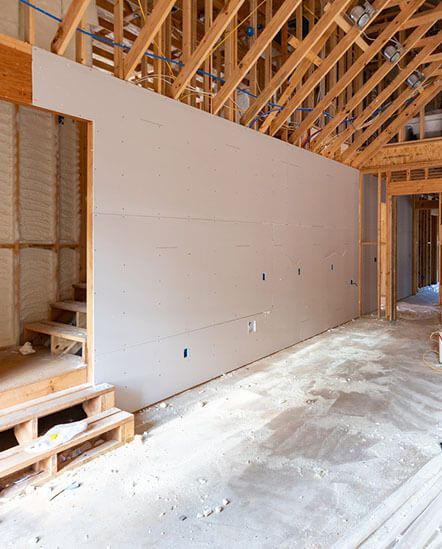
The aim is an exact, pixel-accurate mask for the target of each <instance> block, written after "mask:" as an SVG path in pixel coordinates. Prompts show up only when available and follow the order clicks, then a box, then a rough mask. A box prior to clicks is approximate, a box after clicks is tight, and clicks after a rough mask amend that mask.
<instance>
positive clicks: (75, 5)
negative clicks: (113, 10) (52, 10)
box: [51, 0, 90, 55]
mask: <svg viewBox="0 0 442 549" xmlns="http://www.w3.org/2000/svg"><path fill="white" fill-rule="evenodd" d="M89 2H90V0H72V2H71V4H70V6H69V8H68V11H67V13H66V15H65V17H64V19H63V21H62V22H61V23H60V25H59V26H58V29H57V32H56V33H55V36H54V39H53V40H52V43H51V51H53V52H54V53H57V54H58V55H63V54H64V52H65V51H66V48H67V47H68V45H69V42H70V40H71V38H72V37H73V36H74V34H75V31H76V30H77V27H78V25H79V24H80V22H81V19H82V17H83V15H84V13H85V11H86V10H87V7H88V5H89Z"/></svg>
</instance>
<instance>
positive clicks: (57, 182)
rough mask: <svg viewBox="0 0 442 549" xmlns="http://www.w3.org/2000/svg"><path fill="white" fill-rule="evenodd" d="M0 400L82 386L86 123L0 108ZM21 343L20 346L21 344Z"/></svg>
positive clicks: (88, 362)
mask: <svg viewBox="0 0 442 549" xmlns="http://www.w3.org/2000/svg"><path fill="white" fill-rule="evenodd" d="M0 124H1V126H2V136H3V137H2V139H1V140H0V194H1V196H2V200H1V207H0V310H1V313H0V401H1V407H2V408H7V407H10V406H14V405H17V404H20V403H23V402H26V401H28V400H32V399H35V398H40V397H43V396H45V395H47V394H50V393H52V392H55V391H59V390H64V389H69V388H71V387H76V386H78V385H82V384H85V383H87V382H91V381H92V380H93V376H92V355H91V352H90V349H91V341H92V321H91V319H92V301H91V300H89V299H87V298H88V296H89V294H90V296H91V299H92V293H91V292H90V291H89V287H88V286H89V283H90V282H91V281H92V259H91V254H92V244H91V240H92V238H91V235H92V226H91V223H92V215H91V202H92V181H91V137H92V131H91V123H90V122H87V121H83V120H79V119H75V118H71V117H67V116H63V115H60V114H58V113H54V112H48V111H44V110H41V109H36V108H33V107H28V106H22V105H18V104H15V103H11V102H7V101H0ZM25 344H26V345H25Z"/></svg>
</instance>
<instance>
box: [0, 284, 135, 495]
mask: <svg viewBox="0 0 442 549" xmlns="http://www.w3.org/2000/svg"><path fill="white" fill-rule="evenodd" d="M86 312H87V307H86V284H84V283H79V284H74V299H73V300H68V301H58V302H55V303H52V304H51V313H50V320H40V321H38V322H31V323H28V324H26V325H25V327H24V330H25V340H26V341H28V340H32V342H33V343H36V344H37V345H38V344H41V343H43V344H44V345H45V347H43V349H44V350H43V351H40V350H38V351H37V353H35V354H31V355H27V356H25V357H21V358H20V360H19V364H18V366H19V365H20V364H21V363H22V362H23V361H30V363H31V364H32V363H35V364H36V367H38V365H39V362H38V360H37V359H38V356H41V354H40V353H45V356H46V355H47V356H48V359H46V360H50V361H52V362H53V363H54V362H55V363H56V364H57V365H58V364H59V363H60V364H61V365H62V364H64V363H66V362H70V361H74V362H75V363H76V364H79V365H81V368H79V369H78V370H76V371H75V370H74V371H73V372H64V373H63V374H61V373H60V374H58V376H59V377H60V379H61V378H62V377H63V376H64V377H66V381H64V378H63V380H62V381H59V380H58V378H50V379H48V380H47V381H44V386H43V387H40V386H39V383H40V381H38V382H33V383H32V384H31V385H30V384H24V385H19V386H18V387H16V388H14V390H13V391H11V392H10V393H7V392H4V393H1V392H0V445H1V446H0V495H1V494H2V491H3V490H5V489H7V491H8V492H9V491H11V490H12V491H15V490H16V489H17V490H20V489H22V488H24V487H25V486H27V485H29V484H39V483H41V482H43V481H44V480H47V479H48V478H50V477H51V476H53V475H55V474H56V473H58V472H59V471H61V470H64V469H66V468H68V467H73V466H75V465H79V464H81V463H84V462H85V461H87V460H89V459H92V458H93V457H95V456H97V455H99V454H101V453H103V452H104V451H107V450H111V449H113V448H116V447H117V446H119V445H121V444H123V443H125V442H127V441H129V440H131V439H132V438H133V435H134V417H133V415H132V414H130V413H127V412H123V411H121V410H119V409H118V408H116V407H115V393H114V387H112V386H111V385H108V384H100V385H93V384H91V383H87V379H88V377H87V365H86V364H84V362H85V361H86V356H87V352H86V350H87V330H86ZM48 343H49V345H50V352H49V351H48V350H47V348H46V347H47V345H48ZM61 355H64V356H61ZM72 355H77V356H72ZM80 355H81V358H80ZM15 360H18V358H16V359H15ZM82 361H83V363H82ZM17 371H18V370H17ZM38 372H39V370H37V375H38ZM13 373H14V370H12V372H11V375H13ZM73 374H76V375H77V374H78V375H81V376H83V374H84V377H81V379H82V381H80V382H79V381H78V378H77V381H76V382H75V381H72V382H70V381H69V380H70V378H69V376H72V375H73ZM1 394H3V397H1ZM2 406H3V408H2ZM79 414H80V416H79ZM84 418H86V421H87V428H86V430H85V431H83V432H82V433H80V434H78V435H76V436H75V437H74V438H72V439H71V440H69V441H67V442H65V443H61V444H60V445H58V446H56V447H54V448H49V449H48V448H47V447H46V448H44V449H41V450H40V449H39V450H38V451H33V452H30V451H27V450H26V447H27V446H28V445H30V444H33V445H34V444H35V443H36V441H38V439H39V437H42V436H44V434H45V433H46V432H47V431H48V430H49V429H50V428H51V427H54V426H55V425H59V424H62V423H69V422H70V421H77V420H78V419H84ZM1 448H3V451H1Z"/></svg>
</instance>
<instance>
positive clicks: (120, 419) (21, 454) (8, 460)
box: [0, 408, 134, 486]
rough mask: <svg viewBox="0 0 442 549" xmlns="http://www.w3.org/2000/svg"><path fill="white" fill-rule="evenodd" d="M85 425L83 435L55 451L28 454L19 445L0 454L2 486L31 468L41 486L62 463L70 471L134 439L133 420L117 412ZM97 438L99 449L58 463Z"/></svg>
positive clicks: (97, 417)
mask: <svg viewBox="0 0 442 549" xmlns="http://www.w3.org/2000/svg"><path fill="white" fill-rule="evenodd" d="M87 423H88V427H87V430H86V431H84V432H83V433H80V434H78V435H77V436H75V437H74V438H73V439H71V440H69V441H68V442H65V443H64V444H60V445H59V446H57V447H55V448H51V449H43V450H41V451H39V452H32V453H31V452H27V451H26V449H25V448H26V445H19V446H15V447H13V448H10V449H9V450H5V451H3V452H1V453H0V479H1V480H2V483H3V486H5V485H7V484H8V479H7V477H10V476H11V475H14V474H17V473H19V472H24V471H27V473H25V475H26V476H28V475H29V468H30V467H32V468H33V472H34V473H40V474H38V481H39V482H41V481H42V480H46V479H47V478H49V477H51V476H53V475H55V474H56V473H57V472H58V471H60V470H61V469H65V468H66V467H65V464H64V462H66V461H67V464H68V466H69V467H72V466H74V465H78V464H80V463H84V461H85V460H86V459H87V460H88V459H91V458H92V457H95V456H96V455H98V454H99V453H102V452H103V451H104V450H106V451H107V450H110V449H113V448H115V447H117V446H119V445H121V444H123V443H124V442H127V441H129V440H131V439H132V438H133V434H134V417H133V415H132V414H129V413H128V412H122V411H121V410H119V409H118V408H110V409H109V410H106V411H104V412H101V413H99V414H96V415H94V416H91V417H89V418H87ZM99 438H101V439H102V442H103V444H102V445H100V446H97V447H96V448H95V447H93V448H91V449H89V450H88V451H87V452H85V453H84V454H83V452H81V451H80V454H79V455H78V456H76V457H74V458H73V459H69V460H66V457H65V456H63V457H64V461H61V460H60V459H58V458H59V457H61V454H62V453H64V452H66V451H67V450H69V449H75V448H77V447H79V446H80V445H82V444H84V443H85V442H87V441H91V440H93V439H99ZM36 440H38V439H34V440H33V441H32V442H29V444H33V443H34V442H35V441H36Z"/></svg>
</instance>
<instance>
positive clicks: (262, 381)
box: [0, 289, 442, 549]
mask: <svg viewBox="0 0 442 549" xmlns="http://www.w3.org/2000/svg"><path fill="white" fill-rule="evenodd" d="M436 302H437V295H435V293H434V291H433V290H432V289H427V290H424V291H422V292H420V294H419V295H418V296H417V297H414V298H411V299H409V300H407V301H406V302H403V303H401V304H400V312H399V320H398V321H397V322H395V323H391V324H390V323H387V322H384V321H378V320H377V319H375V318H374V317H368V318H363V319H360V320H357V321H354V322H351V323H349V324H346V325H344V326H341V327H339V328H336V329H333V330H330V331H329V332H327V333H325V334H322V335H320V336H317V337H315V338H313V339H311V340H309V341H306V342H304V343H301V344H298V345H295V346H294V347H291V348H289V349H286V350H284V351H281V352H279V353H277V354H275V355H273V356H271V357H268V358H266V359H264V360H260V361H258V362H256V363H254V364H251V365H249V366H246V367H244V368H241V369H239V370H237V371H235V372H232V373H230V374H227V375H224V376H222V377H221V378H218V379H216V380H214V381H212V382H209V383H207V384H205V385H202V386H199V387H196V388H195V389H192V390H189V391H187V392H185V393H183V394H181V395H178V396H176V397H174V398H172V399H169V400H168V401H167V402H165V403H160V404H157V405H155V406H153V407H151V408H149V409H147V410H145V411H142V412H140V413H139V414H138V416H137V425H138V432H139V433H140V435H141V436H140V435H139V436H137V438H136V440H135V441H134V442H132V443H130V444H128V445H126V446H124V447H123V448H121V449H119V450H117V451H115V452H113V453H111V454H108V455H105V456H102V457H100V458H98V459H97V460H95V461H93V462H91V463H89V464H87V465H86V466H83V467H82V468H80V469H77V470H74V471H71V472H69V473H66V474H61V475H60V476H59V477H57V478H56V479H55V480H53V481H52V482H50V483H48V484H47V485H45V486H43V487H41V488H38V489H36V490H28V491H27V493H26V495H25V496H23V497H18V498H14V499H11V500H9V501H7V500H5V501H4V503H3V505H2V506H1V507H0V513H1V516H2V518H1V523H0V530H1V539H2V542H3V545H4V546H5V547H25V546H27V544H28V543H34V545H35V546H37V547H44V548H56V547H62V548H63V549H69V548H79V547H81V548H82V547H85V548H86V547H110V548H118V549H119V548H127V547H131V548H138V547H140V548H142V547H143V548H144V547H165V548H187V547H210V548H218V547H219V548H221V547H223V548H224V547H235V548H243V547H244V548H250V547H260V548H261V547H264V548H274V547H286V548H289V547H290V548H293V547H301V548H305V547H308V548H310V547H311V548H313V547H314V548H323V547H330V546H332V545H333V544H339V543H344V545H343V546H344V547H345V542H342V540H344V539H345V538H346V536H348V535H350V533H351V532H352V531H353V529H355V528H358V527H359V526H360V525H361V524H363V523H364V521H365V520H366V518H367V517H369V516H371V515H372V514H373V512H374V511H375V510H376V509H379V505H380V504H382V502H383V501H385V499H386V498H388V497H391V496H392V494H395V493H396V491H397V490H398V489H400V487H401V486H402V485H403V484H404V483H405V482H407V481H409V480H410V479H412V478H413V477H414V475H416V473H417V472H418V471H420V470H421V469H422V468H423V467H424V466H426V465H427V464H428V462H430V461H431V460H432V459H434V458H435V456H439V455H440V452H441V449H440V445H439V442H440V441H441V440H442V406H441V403H440V384H441V382H442V377H441V376H440V375H439V374H438V373H437V372H434V371H433V370H431V369H429V368H427V367H426V366H425V365H424V364H423V361H422V357H423V354H424V353H425V352H426V351H428V350H429V349H431V343H430V340H429V336H430V334H431V332H432V331H433V330H435V329H437V328H438V327H439V322H440V317H439V307H438V306H436V305H435V303H436ZM427 360H432V357H431V356H427ZM434 362H435V363H436V357H435V358H434ZM73 481H75V482H76V483H77V484H75V485H74V486H76V488H75V489H67V490H65V491H63V492H62V493H60V494H59V495H58V496H57V497H56V498H55V499H52V500H51V498H52V496H53V495H54V494H55V493H58V491H59V490H61V489H63V488H65V487H69V486H72V485H71V483H72V482H73ZM78 484H79V486H78ZM341 546H342V545H341Z"/></svg>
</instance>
